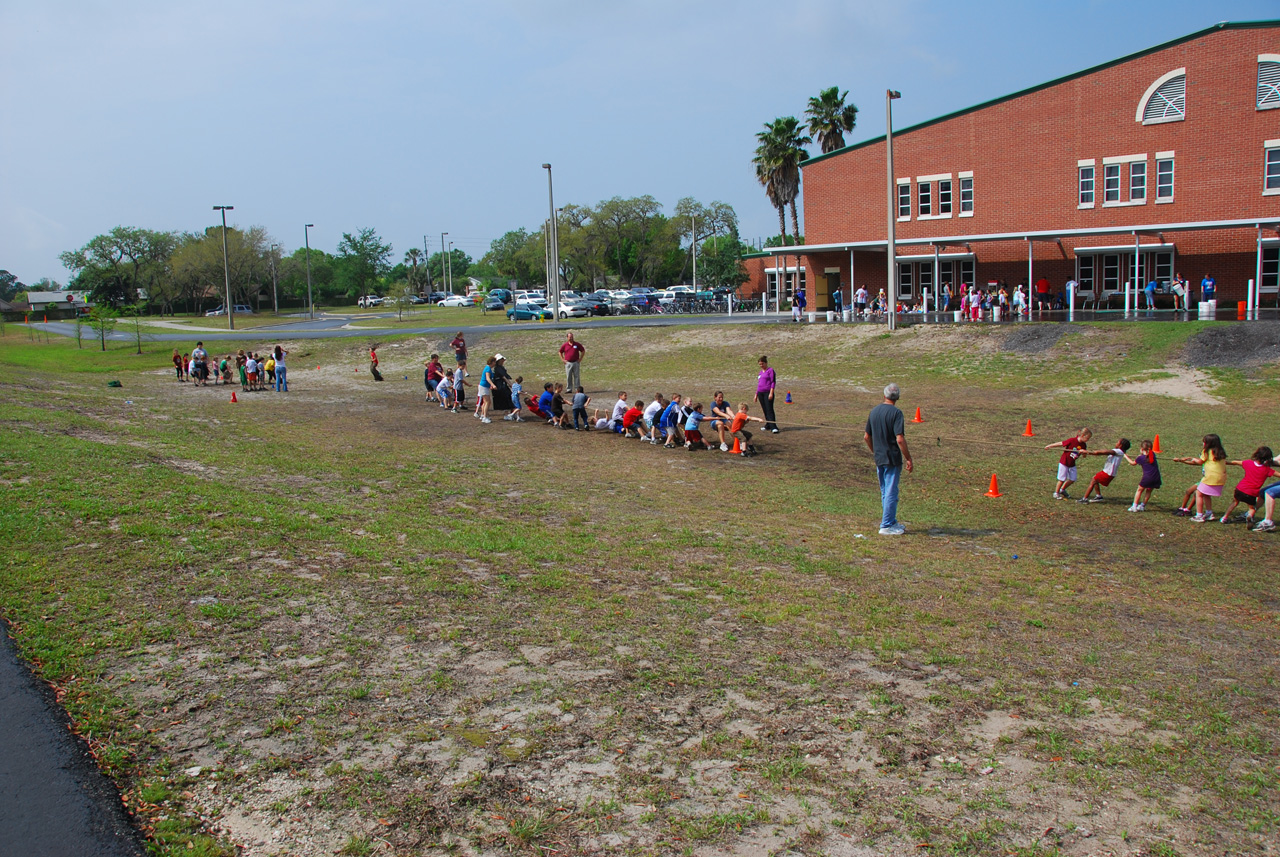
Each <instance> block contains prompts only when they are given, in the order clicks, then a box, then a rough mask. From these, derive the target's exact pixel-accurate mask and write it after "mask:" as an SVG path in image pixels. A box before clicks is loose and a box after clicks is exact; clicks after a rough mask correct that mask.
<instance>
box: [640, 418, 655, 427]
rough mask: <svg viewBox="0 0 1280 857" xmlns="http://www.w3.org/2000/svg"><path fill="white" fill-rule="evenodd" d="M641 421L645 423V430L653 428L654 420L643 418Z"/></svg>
mask: <svg viewBox="0 0 1280 857" xmlns="http://www.w3.org/2000/svg"><path fill="white" fill-rule="evenodd" d="M640 421H641V422H642V423H644V427H645V428H647V429H651V428H653V420H651V419H649V418H648V417H641V418H640Z"/></svg>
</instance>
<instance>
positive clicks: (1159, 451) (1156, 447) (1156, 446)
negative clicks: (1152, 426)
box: [1151, 435, 1164, 455]
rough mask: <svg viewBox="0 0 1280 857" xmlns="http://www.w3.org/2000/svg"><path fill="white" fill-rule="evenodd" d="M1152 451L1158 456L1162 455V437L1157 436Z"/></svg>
mask: <svg viewBox="0 0 1280 857" xmlns="http://www.w3.org/2000/svg"><path fill="white" fill-rule="evenodd" d="M1151 451H1152V452H1154V453H1155V454H1156V455H1161V454H1162V453H1163V452H1164V450H1163V449H1161V448H1160V435H1156V439H1155V442H1154V443H1152V444H1151Z"/></svg>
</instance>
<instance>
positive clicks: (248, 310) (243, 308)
mask: <svg viewBox="0 0 1280 857" xmlns="http://www.w3.org/2000/svg"><path fill="white" fill-rule="evenodd" d="M232 306H233V307H234V309H235V313H236V315H253V307H251V306H248V305H247V304H232ZM226 314H227V307H226V305H225V304H220V305H219V306H218V308H217V309H211V310H209V311H208V312H207V313H205V314H204V316H205V318H213V317H214V316H219V315H226Z"/></svg>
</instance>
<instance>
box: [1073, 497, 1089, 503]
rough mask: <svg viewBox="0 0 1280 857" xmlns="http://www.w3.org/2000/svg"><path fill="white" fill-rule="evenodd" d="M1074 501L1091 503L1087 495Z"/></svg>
mask: <svg viewBox="0 0 1280 857" xmlns="http://www.w3.org/2000/svg"><path fill="white" fill-rule="evenodd" d="M1076 502H1077V503H1092V502H1093V500H1091V499H1089V498H1088V497H1081V498H1080V499H1079V500H1077V501H1076Z"/></svg>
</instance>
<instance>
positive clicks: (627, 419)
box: [622, 405, 644, 437]
mask: <svg viewBox="0 0 1280 857" xmlns="http://www.w3.org/2000/svg"><path fill="white" fill-rule="evenodd" d="M643 416H644V411H642V410H640V408H638V407H636V406H635V405H632V406H631V407H630V408H628V409H627V412H626V413H625V414H623V415H622V436H623V437H640V428H639V426H638V425H637V423H639V422H640V418H641V417H643ZM632 432H634V434H633V433H632Z"/></svg>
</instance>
